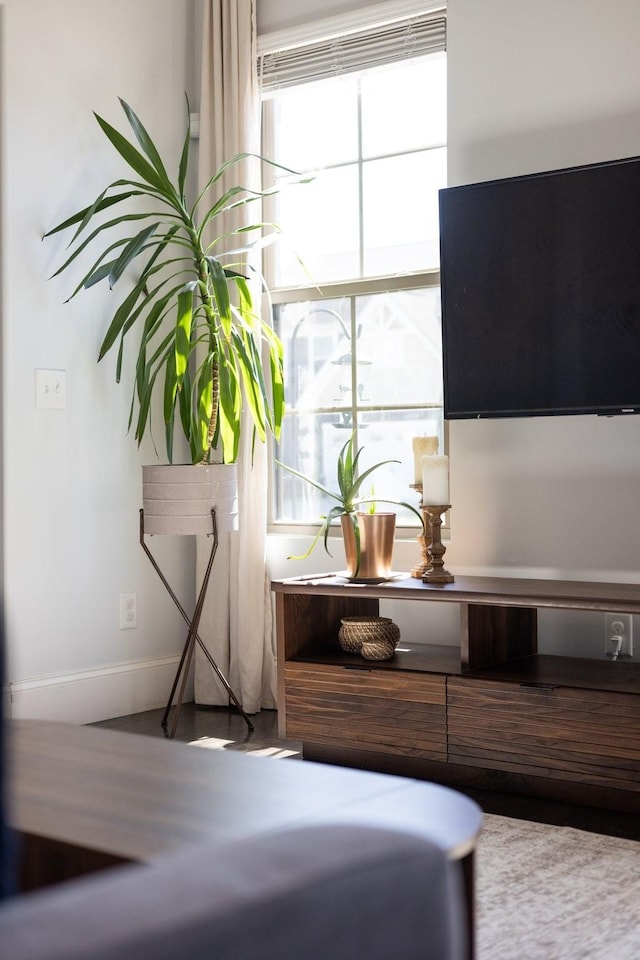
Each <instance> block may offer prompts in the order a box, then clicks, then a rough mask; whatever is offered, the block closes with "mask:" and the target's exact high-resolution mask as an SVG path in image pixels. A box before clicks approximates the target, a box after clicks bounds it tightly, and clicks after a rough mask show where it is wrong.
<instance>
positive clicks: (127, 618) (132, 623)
mask: <svg viewBox="0 0 640 960" xmlns="http://www.w3.org/2000/svg"><path fill="white" fill-rule="evenodd" d="M137 626H138V595H137V593H121V594H120V629H121V630H134V629H135V628H136V627H137Z"/></svg>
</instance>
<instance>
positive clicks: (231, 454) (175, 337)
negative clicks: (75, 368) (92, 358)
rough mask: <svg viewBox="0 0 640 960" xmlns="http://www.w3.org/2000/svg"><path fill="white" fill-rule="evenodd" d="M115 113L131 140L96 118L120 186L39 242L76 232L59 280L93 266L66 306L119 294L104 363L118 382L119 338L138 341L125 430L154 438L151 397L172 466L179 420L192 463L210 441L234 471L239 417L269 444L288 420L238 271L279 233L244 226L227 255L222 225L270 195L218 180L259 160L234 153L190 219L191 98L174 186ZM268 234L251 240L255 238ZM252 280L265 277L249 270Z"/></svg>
mask: <svg viewBox="0 0 640 960" xmlns="http://www.w3.org/2000/svg"><path fill="white" fill-rule="evenodd" d="M120 105H121V107H122V110H123V112H124V115H125V117H126V120H127V123H128V126H129V129H130V130H131V131H132V137H131V139H130V138H129V137H127V136H125V135H124V134H123V133H121V132H120V131H119V130H117V129H116V128H115V127H114V126H112V125H111V124H110V123H108V122H107V121H106V120H105V119H104V118H103V117H101V116H99V115H98V114H95V117H96V121H97V123H98V125H99V126H100V129H101V130H102V132H103V133H104V135H105V137H106V139H107V140H108V142H109V143H110V145H111V146H112V147H113V149H115V151H116V153H117V154H118V155H119V157H120V158H121V160H122V161H124V164H125V165H126V168H127V176H125V177H122V178H120V179H118V180H115V181H113V182H111V183H109V184H108V185H107V186H106V187H105V188H104V189H103V190H102V191H101V192H100V193H99V194H98V195H97V196H96V198H95V199H94V200H93V202H92V203H90V204H89V205H88V206H86V205H84V206H82V207H81V208H80V209H79V210H78V211H76V212H75V213H73V214H71V215H69V216H67V217H65V219H64V220H62V221H61V222H60V223H59V224H57V225H56V226H54V227H52V228H51V229H50V230H49V231H48V232H47V233H46V234H45V236H47V237H52V236H54V235H57V234H61V233H63V232H64V231H67V230H69V231H71V233H72V236H71V241H70V242H69V244H68V252H67V254H66V256H65V258H64V261H63V263H62V265H61V266H60V267H59V268H58V269H57V270H56V273H55V274H54V276H57V275H59V274H62V273H64V272H65V271H66V270H67V269H69V268H71V267H72V266H74V267H77V266H78V264H80V263H81V262H82V261H83V259H84V258H85V257H87V258H88V262H89V263H90V266H89V267H88V269H87V268H86V267H83V268H82V270H81V271H80V272H81V273H83V276H82V279H81V280H80V282H79V284H78V285H77V286H76V287H75V289H74V290H73V292H72V294H71V297H75V296H76V295H77V294H79V293H80V291H81V290H86V289H88V288H90V287H95V286H96V285H97V284H98V283H100V282H101V281H103V280H106V281H107V282H108V284H109V286H110V287H112V288H115V286H116V284H117V286H118V290H120V288H122V287H125V289H124V290H123V292H122V293H121V294H119V295H118V297H117V299H116V302H115V306H114V309H113V312H112V314H111V317H110V320H109V322H108V324H107V325H106V332H105V333H104V336H103V339H102V343H101V346H100V351H99V359H100V360H101V359H103V358H104V357H105V356H106V354H107V353H108V352H109V351H110V350H112V349H114V348H116V349H117V358H116V380H118V381H119V380H120V378H121V375H122V372H123V366H124V362H125V338H127V343H133V332H134V331H136V330H137V331H139V334H140V335H139V337H138V340H137V355H136V357H135V361H134V366H135V379H134V386H133V392H132V399H131V407H130V411H129V428H130V429H133V432H134V434H135V439H136V441H137V442H138V444H140V443H141V442H142V439H143V437H144V435H145V433H146V432H147V431H148V432H149V433H150V432H151V411H152V408H153V398H154V395H155V394H156V393H158V395H159V397H160V396H161V397H162V410H163V418H162V419H163V421H164V428H165V442H166V447H167V456H168V457H169V459H170V460H171V459H172V457H173V444H174V440H175V427H176V420H177V421H178V424H179V427H180V428H181V430H182V432H183V433H184V435H185V438H186V440H187V443H188V445H189V450H190V453H191V457H192V460H193V462H194V463H197V462H201V461H203V462H207V461H208V460H209V458H210V456H211V448H212V444H217V443H219V444H220V446H221V449H222V454H223V459H224V460H225V461H226V462H232V461H233V460H235V459H236V458H237V455H238V450H239V440H240V430H241V422H242V417H243V408H244V409H245V410H246V412H247V414H248V415H249V417H250V420H251V424H252V433H253V438H252V442H255V440H256V438H257V439H259V440H262V441H263V440H265V439H266V437H267V435H268V434H269V433H272V434H274V435H275V436H276V437H277V436H278V435H279V432H280V428H281V424H282V419H283V416H284V410H285V404H284V377H283V370H284V362H283V349H282V343H281V341H280V339H279V337H278V336H277V335H276V333H275V332H274V330H273V329H272V327H271V326H270V324H269V323H267V322H266V321H265V320H263V319H262V318H261V317H260V316H257V315H256V311H255V309H254V304H253V301H252V297H251V289H250V285H249V283H248V280H247V275H246V271H245V267H244V260H245V257H246V255H247V254H248V252H249V251H250V250H251V249H252V248H253V249H257V248H259V247H260V246H261V245H263V244H265V243H267V242H271V237H270V236H267V235H266V234H267V233H268V234H271V233H272V232H273V233H275V232H276V231H275V230H272V228H269V230H268V231H267V230H266V229H264V228H263V225H262V224H261V222H260V221H259V220H258V221H257V222H256V223H251V222H249V221H247V222H245V223H242V225H241V226H240V227H239V228H237V229H235V228H234V230H233V231H232V233H233V234H235V235H240V234H241V235H242V236H243V237H250V236H251V237H253V238H254V239H253V241H252V242H250V243H247V244H245V245H244V246H243V245H239V246H238V247H237V250H234V251H233V252H232V253H229V248H230V247H232V246H234V245H235V244H234V243H233V242H231V243H230V242H229V241H230V237H231V234H229V235H228V236H227V235H226V234H225V231H224V229H222V228H221V227H219V226H218V224H220V223H221V222H222V221H221V218H222V216H223V214H224V213H225V212H226V211H227V210H230V209H236V208H239V207H244V206H247V205H248V204H251V203H254V202H255V201H257V200H260V198H261V197H262V196H263V195H265V194H263V193H262V192H261V191H260V190H248V189H246V188H244V187H242V186H231V187H229V188H224V189H223V188H222V187H221V183H222V178H223V176H224V175H225V173H227V172H229V171H230V170H231V169H232V167H233V166H234V165H235V164H238V163H240V161H242V160H243V159H246V158H248V157H253V156H256V155H254V154H250V153H246V154H239V155H238V156H236V157H232V158H231V159H230V160H228V161H226V162H225V163H223V164H221V166H220V167H219V168H218V169H217V170H216V171H214V172H213V174H212V176H211V177H210V179H209V182H208V183H207V184H206V186H205V188H204V190H203V191H202V192H201V193H200V195H199V196H198V198H197V200H196V202H195V204H194V206H193V208H192V209H191V210H188V209H187V207H186V205H185V201H184V191H185V184H186V181H187V175H188V164H189V136H190V131H189V104H188V100H187V101H186V117H185V120H186V122H185V135H184V140H183V143H182V152H181V155H180V161H179V166H178V170H177V174H176V177H175V179H172V176H171V175H170V173H169V171H168V168H167V165H166V164H165V162H164V161H163V159H162V157H161V155H160V152H159V150H158V148H157V146H156V144H155V142H154V140H153V139H152V137H151V135H150V133H149V131H148V129H147V127H146V126H145V125H144V124H143V123H142V121H141V119H140V117H139V116H138V114H137V113H136V112H135V111H134V110H133V109H132V107H131V106H130V105H129V104H128V103H127V102H126V101H125V100H122V99H121V100H120ZM258 159H262V158H258ZM267 162H269V161H267ZM281 169H283V170H284V169H286V168H281ZM287 172H289V173H291V172H292V171H287ZM268 192H270V191H268ZM107 211H109V213H108V215H107V216H105V214H106V213H107ZM133 223H137V224H138V226H136V228H135V229H134V230H133V231H132V232H129V233H128V235H127V227H128V226H130V225H131V224H133ZM205 229H207V236H208V237H213V238H214V239H213V240H212V242H211V243H210V245H209V246H205V245H204V241H203V237H204V232H205ZM263 233H264V234H265V235H264V236H262V235H261V236H260V237H259V239H258V240H255V237H254V235H255V234H263ZM223 243H224V249H226V250H227V253H226V254H225V256H224V257H223V258H222V260H221V259H220V257H219V256H217V255H214V248H215V253H217V249H218V248H217V246H216V245H218V244H219V245H220V249H223V247H222V244H223ZM223 261H224V262H223ZM249 269H250V268H248V267H247V268H246V270H247V271H248V270H249ZM134 271H135V273H134ZM252 273H253V275H254V276H256V278H257V279H258V280H260V279H261V278H260V277H259V274H257V273H256V271H254V270H252ZM129 278H132V279H131V281H130V283H129ZM127 283H129V286H128V287H126V284H127ZM114 296H115V294H114ZM130 333H131V334H132V336H131V337H128V335H129V334H130ZM196 351H197V352H198V359H197V360H196ZM263 353H264V358H263ZM203 357H204V359H202V358H203ZM158 377H160V379H158Z"/></svg>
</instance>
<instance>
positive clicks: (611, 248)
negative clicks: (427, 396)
mask: <svg viewBox="0 0 640 960" xmlns="http://www.w3.org/2000/svg"><path fill="white" fill-rule="evenodd" d="M440 231H441V280H442V325H443V329H442V333H443V362H444V415H445V417H446V418H447V419H461V418H471V417H514V416H520V417H523V416H543V415H561V414H581V413H595V414H603V415H613V414H622V413H637V412H640V158H633V159H628V160H616V161H612V162H609V163H599V164H590V165H588V166H582V167H572V168H570V169H566V170H556V171H551V172H548V173H540V174H532V175H527V176H520V177H510V178H508V179H504V180H493V181H488V182H484V183H477V184H470V185H466V186H459V187H449V188H446V189H444V190H441V191H440Z"/></svg>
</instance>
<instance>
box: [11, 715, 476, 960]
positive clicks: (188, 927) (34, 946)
mask: <svg viewBox="0 0 640 960" xmlns="http://www.w3.org/2000/svg"><path fill="white" fill-rule="evenodd" d="M9 746H10V781H9V782H10V790H9V800H10V822H11V824H12V826H13V827H14V829H15V830H16V832H17V834H18V837H19V841H20V848H21V869H20V887H21V890H22V893H21V894H20V895H19V896H18V897H16V898H14V899H13V900H9V901H7V902H6V904H4V905H2V906H0V943H1V944H2V945H3V950H6V955H7V956H10V957H11V958H12V960H27V958H30V960H40V958H42V960H45V958H51V960H53V958H57V957H60V958H62V957H63V956H64V957H65V960H72V958H73V957H75V956H78V957H81V956H82V957H84V958H87V960H92V958H93V957H96V958H107V957H110V958H111V957H113V958H114V960H116V958H117V960H120V958H128V957H129V956H131V957H133V956H135V957H136V960H144V958H146V957H147V956H148V957H149V958H151V957H154V958H163V957H164V956H167V957H168V956H172V957H176V958H180V957H182V956H185V957H187V956H189V957H190V958H198V960H200V958H201V957H206V956H208V955H209V953H211V955H212V956H215V957H216V958H217V960H219V958H225V957H229V958H233V960H244V958H245V957H246V958H249V957H254V956H255V957H256V958H257V957H258V956H262V957H269V958H274V960H275V958H280V957H283V958H288V957H291V958H293V957H294V956H295V957H296V958H299V957H304V958H305V960H311V958H315V957H318V958H320V957H323V958H324V957H331V958H340V957H342V956H344V957H345V958H346V957H347V956H349V958H350V960H351V958H352V957H354V956H366V957H367V958H368V960H377V958H378V957H380V958H382V957H383V956H384V957H387V958H388V957H389V956H393V957H394V960H395V958H399V960H402V958H404V957H406V958H410V957H411V958H412V957H416V958H417V957H422V958H425V960H427V958H428V960H431V958H433V960H436V958H442V960H449V958H451V960H459V958H461V957H462V956H465V957H470V956H472V955H473V853H474V847H475V843H476V840H477V836H478V833H479V831H480V828H481V822H482V814H481V811H480V809H479V808H478V807H477V805H476V804H475V803H473V802H472V801H471V800H469V799H468V798H467V797H464V796H463V795H461V794H458V793H456V792H455V791H453V790H450V789H448V788H446V787H440V786H436V785H434V784H429V783H423V782H420V781H415V780H410V779H404V778H399V777H392V776H386V775H384V774H377V773H368V772H364V771H354V770H346V769H342V768H337V767H332V766H329V765H324V764H315V763H308V762H306V761H304V762H303V761H297V760H281V761H278V762H275V761H273V760H269V759H265V758H256V757H250V756H246V755H245V754H242V753H239V752H233V751H225V750H207V749H204V748H194V747H190V746H188V745H186V744H182V743H176V742H172V741H169V740H163V739H160V738H158V739H155V738H153V737H143V736H138V735H135V734H127V733H119V732H117V731H112V730H105V729H99V728H93V727H80V726H73V725H70V724H60V723H49V722H43V721H34V720H32V721H29V720H20V721H18V720H16V721H12V722H11V723H10V724H9ZM363 831H364V832H363ZM125 864H129V865H128V866H124V865H125ZM131 864H136V866H132V865H131ZM108 867H115V869H114V870H105V868H108ZM95 871H101V872H99V873H97V874H95V875H94V876H88V877H84V878H83V879H79V878H80V877H81V876H82V875H83V874H94V873H95ZM61 880H67V881H70V882H67V883H65V884H62V885H57V886H54V887H53V888H52V889H51V890H49V891H43V892H37V893H34V892H31V893H27V892H26V891H35V890H36V888H39V887H43V886H46V885H51V884H59V881H61ZM456 885H457V889H456ZM38 905H40V906H38ZM39 909H42V910H43V911H44V912H43V914H42V916H43V917H44V918H45V919H44V920H43V921H42V924H41V923H40V920H39V919H38V911H39ZM14 911H15V914H14ZM48 911H53V912H52V913H48ZM47 917H48V919H46V918H47ZM17 918H20V919H17ZM402 918H404V919H402ZM58 924H60V927H59V929H60V941H59V942H60V944H61V948H60V952H59V953H55V952H47V951H48V950H49V948H51V950H53V948H54V946H55V938H53V937H52V936H51V935H46V936H45V930H47V929H48V930H54V929H55V930H57V929H58ZM154 924H155V926H154ZM115 928H117V931H115ZM218 928H219V934H218V933H216V932H215V931H216V930H217V929H218ZM37 931H40V933H39V934H38V933H37ZM136 931H137V933H136ZM374 933H375V936H374V935H373V934H374ZM117 934H118V935H121V936H122V938H123V939H121V940H119V941H110V937H112V936H113V937H116V935H117ZM192 936H193V937H202V938H203V939H202V940H201V941H196V940H192V939H190V938H191V937H192ZM205 940H206V942H207V944H208V946H207V950H206V951H205V952H203V951H202V948H201V946H198V943H200V944H203V943H204V942H205ZM390 940H392V941H393V943H390ZM183 942H184V943H185V944H187V945H188V947H187V948H185V949H183V947H182V946H180V944H182V943H183ZM101 943H103V944H104V946H103V947H101V946H100V944H101ZM145 943H147V944H148V948H147V946H145ZM343 943H344V945H345V949H344V951H343V948H342V946H341V944H343ZM94 944H95V952H94V950H93V946H91V949H89V945H94ZM129 944H131V953H129V952H127V951H128V950H129V946H128V945H129ZM314 944H317V945H318V946H317V948H316V947H315V946H314ZM377 944H379V945H380V946H379V947H378V946H377ZM169 945H172V949H171V950H169V949H168V948H169ZM165 946H166V947H167V952H166V953H165V952H163V951H164V948H165ZM56 949H57V948H56ZM74 950H76V951H77V952H76V953H74V952H73V951H74ZM29 951H31V952H29ZM38 951H40V952H38ZM100 951H102V952H100ZM225 951H226V952H225ZM341 951H343V952H341Z"/></svg>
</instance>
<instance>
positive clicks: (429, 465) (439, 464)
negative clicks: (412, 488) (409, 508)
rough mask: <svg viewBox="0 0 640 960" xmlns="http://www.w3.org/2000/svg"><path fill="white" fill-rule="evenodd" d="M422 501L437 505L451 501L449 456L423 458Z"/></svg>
mask: <svg viewBox="0 0 640 960" xmlns="http://www.w3.org/2000/svg"><path fill="white" fill-rule="evenodd" d="M422 502H423V503H424V504H429V505H431V504H435V505H436V506H438V505H440V504H443V505H444V504H448V503H449V457H442V456H437V455H436V456H427V457H423V458H422Z"/></svg>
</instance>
